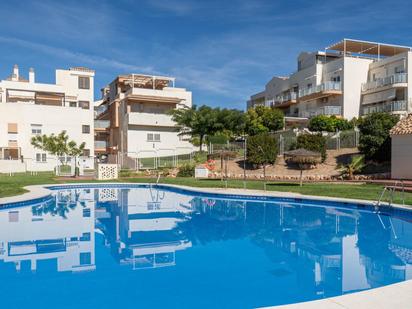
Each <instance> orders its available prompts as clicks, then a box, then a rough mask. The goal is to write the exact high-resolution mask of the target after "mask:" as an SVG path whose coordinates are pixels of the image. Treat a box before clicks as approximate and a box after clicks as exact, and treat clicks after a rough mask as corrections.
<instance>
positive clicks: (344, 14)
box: [0, 0, 412, 109]
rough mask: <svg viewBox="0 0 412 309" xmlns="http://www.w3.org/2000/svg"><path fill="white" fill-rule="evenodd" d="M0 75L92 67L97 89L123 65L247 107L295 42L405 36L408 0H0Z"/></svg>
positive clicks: (285, 69) (280, 69)
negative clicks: (1, 0)
mask: <svg viewBox="0 0 412 309" xmlns="http://www.w3.org/2000/svg"><path fill="white" fill-rule="evenodd" d="M0 12H1V19H0V46H1V48H0V59H1V62H0V77H1V78H5V77H6V76H8V75H9V74H10V72H11V69H12V66H13V64H15V63H17V64H19V66H20V68H21V70H22V74H24V75H26V76H27V71H28V68H29V67H31V66H33V67H34V68H35V70H36V79H37V81H40V82H53V81H54V70H55V69H56V68H68V67H70V66H87V67H90V68H93V69H95V70H96V82H95V85H96V96H97V98H99V97H100V93H99V89H100V88H101V87H102V86H104V85H106V84H107V83H108V82H110V81H111V80H113V79H114V77H115V76H116V75H118V74H122V73H132V72H133V73H146V74H162V75H167V76H175V77H176V78H177V80H176V85H177V86H180V87H186V88H188V89H189V90H191V91H192V92H193V99H194V103H196V104H198V105H201V104H208V105H212V106H222V107H233V108H242V109H243V108H244V107H245V101H246V100H247V98H248V96H249V95H250V94H252V93H255V92H258V91H260V90H262V89H263V87H264V84H265V83H266V82H267V81H268V80H269V79H270V78H271V77H272V76H274V75H288V74H290V73H291V72H293V70H295V68H296V56H297V55H298V53H299V52H300V51H302V50H308V51H313V50H322V49H323V48H324V47H325V46H327V45H330V44H331V43H333V42H335V41H338V40H340V39H342V38H344V37H346V38H355V39H364V40H370V41H381V42H387V43H394V44H400V45H412V31H411V30H412V22H411V16H412V6H411V5H410V2H408V1H403V0H399V1H394V2H389V1H380V0H376V1H363V0H356V1H355V0H353V1H276V0H273V1H252V0H250V1H247V0H234V1H230V0H228V1H214V0H210V1H194V0H147V1H145V0H140V1H132V0H116V1H105V0H92V1H89V0H82V1H74V0H73V1H71V0H66V1H47V0H46V1H24V0H19V1H5V2H4V3H2V6H1V8H0Z"/></svg>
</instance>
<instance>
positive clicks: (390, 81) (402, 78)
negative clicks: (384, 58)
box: [362, 73, 408, 92]
mask: <svg viewBox="0 0 412 309" xmlns="http://www.w3.org/2000/svg"><path fill="white" fill-rule="evenodd" d="M407 83H408V74H407V73H397V74H394V75H390V76H386V77H383V78H378V79H377V80H374V81H371V82H368V83H364V84H362V92H373V91H380V90H382V89H381V88H383V87H388V86H390V87H407Z"/></svg>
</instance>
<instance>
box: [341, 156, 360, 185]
mask: <svg viewBox="0 0 412 309" xmlns="http://www.w3.org/2000/svg"><path fill="white" fill-rule="evenodd" d="M364 166H365V157H364V156H362V155H358V156H354V157H352V159H351V162H350V163H349V164H346V165H344V166H343V167H342V168H341V172H342V175H345V176H346V177H348V179H349V180H352V179H353V175H354V174H355V173H357V172H360V171H361V170H362V169H363V167H364Z"/></svg>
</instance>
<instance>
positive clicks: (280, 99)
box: [275, 92, 298, 105]
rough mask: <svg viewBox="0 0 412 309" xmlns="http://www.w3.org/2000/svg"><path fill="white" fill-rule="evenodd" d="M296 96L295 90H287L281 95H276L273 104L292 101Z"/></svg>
mask: <svg viewBox="0 0 412 309" xmlns="http://www.w3.org/2000/svg"><path fill="white" fill-rule="evenodd" d="M297 97H298V95H297V93H296V92H288V93H285V94H283V95H280V96H277V97H276V99H275V105H276V104H282V103H284V102H288V101H293V100H296V99H297Z"/></svg>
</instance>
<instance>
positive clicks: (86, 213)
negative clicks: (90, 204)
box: [83, 208, 91, 218]
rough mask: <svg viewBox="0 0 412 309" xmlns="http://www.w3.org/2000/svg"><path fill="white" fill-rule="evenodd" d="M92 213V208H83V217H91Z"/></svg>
mask: <svg viewBox="0 0 412 309" xmlns="http://www.w3.org/2000/svg"><path fill="white" fill-rule="evenodd" d="M90 214H91V213H90V208H83V218H89V217H90Z"/></svg>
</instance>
